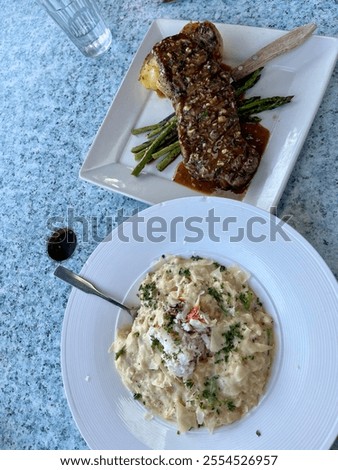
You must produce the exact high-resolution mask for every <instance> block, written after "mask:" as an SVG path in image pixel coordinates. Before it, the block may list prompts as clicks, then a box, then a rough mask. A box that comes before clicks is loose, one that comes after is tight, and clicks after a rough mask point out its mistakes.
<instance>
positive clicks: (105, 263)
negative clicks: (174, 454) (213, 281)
mask: <svg viewBox="0 0 338 470" xmlns="http://www.w3.org/2000/svg"><path fill="white" fill-rule="evenodd" d="M162 254H180V255H183V256H191V255H197V254H198V255H201V256H208V257H210V258H213V259H215V260H217V261H219V262H223V263H224V264H227V265H229V264H237V265H239V266H241V267H242V268H244V269H245V270H247V271H249V272H250V273H251V279H250V282H251V284H252V287H253V288H254V289H255V290H256V291H257V294H258V295H259V297H260V298H261V299H262V300H263V303H264V305H265V307H266V309H267V310H268V311H269V313H270V314H271V315H272V316H273V317H274V320H275V329H276V336H277V343H278V344H277V354H276V358H275V362H274V367H273V371H272V374H271V378H270V380H269V384H268V387H267V390H266V393H265V395H264V396H263V398H262V400H261V402H260V403H259V404H258V406H257V407H256V408H254V409H253V410H252V411H251V412H250V413H249V414H248V415H247V416H246V417H244V418H243V419H242V420H240V421H238V422H236V423H233V424H232V425H230V426H224V427H221V428H219V429H217V430H216V431H215V432H214V433H213V434H210V433H209V432H208V431H207V430H205V429H199V430H195V431H192V432H188V433H186V434H180V435H178V434H177V432H176V428H175V426H174V425H171V424H170V423H167V422H164V421H163V420H161V419H159V418H155V419H152V420H147V419H146V418H145V415H146V410H145V409H144V408H143V406H142V404H140V403H139V402H138V401H136V400H134V399H133V396H132V394H131V393H130V392H129V391H128V390H127V389H126V388H125V387H124V386H123V384H122V382H121V379H120V377H119V375H118V374H117V372H116V369H115V366H114V357H113V355H112V354H109V353H108V348H109V347H110V345H111V343H112V341H113V340H114V336H115V331H116V328H117V327H119V326H121V325H122V324H123V323H125V322H126V321H129V319H128V314H126V313H125V312H122V311H120V310H119V309H117V308H116V307H114V306H113V305H110V304H109V303H107V302H105V301H103V300H101V299H99V298H97V297H94V296H91V295H87V294H84V293H82V292H80V291H78V290H76V289H73V290H72V292H71V294H70V297H69V301H68V305H67V309H66V312H65V318H64V324H63V331H62V344H61V347H62V353H61V356H62V357H61V360H62V375H63V381H64V387H65V390H66V395H67V399H68V403H69V406H70V409H71V411H72V414H73V417H74V419H75V422H76V423H77V426H78V428H79V430H80V432H81V434H82V436H83V437H84V439H85V440H86V442H87V444H88V446H89V447H90V448H92V449H132V450H136V449H185V450H187V449H191V450H192V449H198V450H201V449H203V450H210V449H223V450H224V449H328V448H329V447H330V446H331V444H332V443H333V441H334V439H335V438H336V436H337V434H338V418H337V417H338V398H337V397H338V354H337V353H338V341H337V339H338V317H337V310H338V309H337V305H338V293H337V290H338V289H337V283H336V280H335V278H334V276H333V274H332V273H331V271H330V270H329V268H328V267H327V265H326V264H325V263H324V261H323V260H322V258H321V257H320V256H319V255H318V253H317V252H316V251H315V250H314V249H313V248H312V247H311V246H310V245H309V243H308V242H307V241H306V240H305V239H304V238H303V237H301V236H300V235H299V234H298V233H297V232H296V231H295V230H293V229H292V228H291V227H290V226H288V225H287V224H285V223H283V222H282V221H281V220H280V219H278V218H276V217H274V216H273V215H271V214H269V213H267V212H265V211H262V210H260V209H257V208H256V207H254V206H250V205H248V204H245V203H242V202H238V201H232V200H226V199H220V198H215V197H191V198H183V199H176V200H172V201H167V202H164V203H161V204H158V205H155V206H152V207H150V208H148V209H146V210H144V211H143V212H141V213H139V214H138V215H136V216H134V217H132V218H131V219H129V220H128V221H126V222H124V223H123V224H122V225H120V226H119V227H118V228H116V229H115V230H114V231H113V232H112V234H111V236H110V237H108V239H107V240H105V241H104V242H102V243H101V244H100V245H99V246H98V247H97V249H96V250H95V251H94V252H93V254H92V255H91V256H90V257H89V259H88V261H87V263H86V264H85V266H84V267H83V269H82V271H81V274H82V275H84V276H85V277H87V278H88V279H90V280H91V281H92V282H94V283H95V284H96V285H97V286H99V287H100V288H102V289H103V290H104V291H106V292H107V293H110V294H111V295H112V296H113V297H114V296H115V298H117V299H122V298H124V297H126V301H129V302H134V301H135V298H136V296H135V291H136V289H137V286H138V283H139V282H140V280H141V279H142V278H143V276H144V275H145V273H146V272H147V271H148V270H149V269H150V268H151V265H152V264H153V263H154V262H156V261H157V260H158V259H159V258H160V257H161V255H162Z"/></svg>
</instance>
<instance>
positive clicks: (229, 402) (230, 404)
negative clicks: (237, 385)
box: [226, 400, 236, 411]
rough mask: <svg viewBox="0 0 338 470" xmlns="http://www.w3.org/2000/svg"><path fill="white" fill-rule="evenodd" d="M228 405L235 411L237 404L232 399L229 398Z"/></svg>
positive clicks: (230, 409)
mask: <svg viewBox="0 0 338 470" xmlns="http://www.w3.org/2000/svg"><path fill="white" fill-rule="evenodd" d="M226 405H227V407H228V410H229V411H234V410H235V409H236V406H235V404H234V402H233V401H232V400H228V401H227V402H226Z"/></svg>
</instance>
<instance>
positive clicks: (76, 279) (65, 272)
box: [54, 266, 137, 319]
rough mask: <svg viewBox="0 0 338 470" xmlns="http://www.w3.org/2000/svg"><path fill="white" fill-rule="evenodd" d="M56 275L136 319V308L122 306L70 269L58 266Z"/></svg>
mask: <svg viewBox="0 0 338 470" xmlns="http://www.w3.org/2000/svg"><path fill="white" fill-rule="evenodd" d="M54 275H55V276H56V277H58V278H60V279H62V280H63V281H65V282H67V283H68V284H71V285H72V286H73V287H76V288H77V289H80V290H82V291H83V292H85V293H86V294H93V295H97V296H98V297H101V299H104V300H107V301H108V302H110V303H112V304H114V305H115V306H116V307H119V308H122V309H123V310H126V312H128V313H129V315H130V316H131V317H132V318H133V319H134V318H135V317H136V313H137V308H136V307H127V306H126V305H124V304H121V302H118V301H117V300H115V299H113V298H111V297H109V296H108V295H106V294H104V293H103V292H102V291H100V290H99V289H98V288H97V287H95V286H94V284H92V283H91V282H89V281H88V280H87V279H85V278H84V277H82V276H79V275H78V274H75V273H74V272H73V271H70V270H69V269H67V268H65V267H63V266H58V267H57V268H56V270H55V271H54Z"/></svg>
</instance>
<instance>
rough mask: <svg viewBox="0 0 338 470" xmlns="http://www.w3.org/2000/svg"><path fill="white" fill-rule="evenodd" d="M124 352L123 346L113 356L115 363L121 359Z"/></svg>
mask: <svg viewBox="0 0 338 470" xmlns="http://www.w3.org/2000/svg"><path fill="white" fill-rule="evenodd" d="M125 352H126V347H125V346H123V347H122V348H121V349H120V350H119V351H117V353H116V354H115V361H117V360H118V358H119V357H121V356H122V355H123V354H124V353H125Z"/></svg>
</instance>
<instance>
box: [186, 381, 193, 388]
mask: <svg viewBox="0 0 338 470" xmlns="http://www.w3.org/2000/svg"><path fill="white" fill-rule="evenodd" d="M185 386H186V387H187V388H192V387H193V386H194V382H193V381H192V380H191V379H188V380H187V381H186V382H185Z"/></svg>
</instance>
